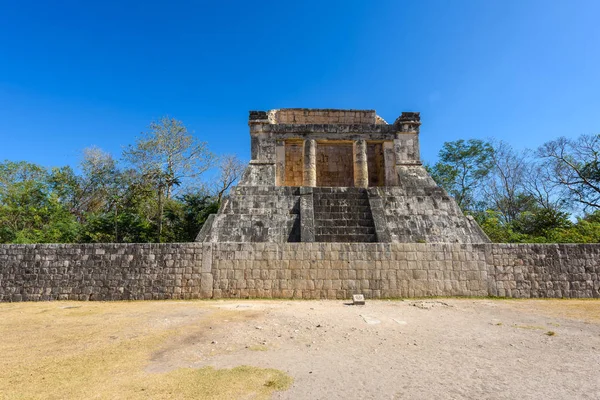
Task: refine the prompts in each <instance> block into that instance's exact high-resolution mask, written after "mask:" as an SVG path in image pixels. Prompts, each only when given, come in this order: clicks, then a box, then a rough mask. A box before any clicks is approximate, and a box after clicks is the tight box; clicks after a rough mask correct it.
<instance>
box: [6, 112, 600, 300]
mask: <svg viewBox="0 0 600 400" xmlns="http://www.w3.org/2000/svg"><path fill="white" fill-rule="evenodd" d="M249 125H250V137H251V143H252V160H251V161H250V163H249V165H248V168H247V169H246V171H245V174H244V176H243V178H242V180H241V182H240V183H239V185H238V186H237V187H235V188H234V189H233V190H232V191H231V193H230V195H229V198H228V199H227V200H225V201H224V202H223V203H222V205H221V208H220V210H219V212H218V213H217V214H213V215H211V216H210V218H209V219H208V220H207V222H206V223H205V224H204V226H203V228H202V230H201V231H200V233H199V234H198V237H197V240H196V242H194V243H94V244H29V245H19V244H9V245H1V244H0V302H5V301H39V300H141V299H144V300H148V299H155V300H158V299H198V298H204V299H206V298H212V299H219V298H253V297H259V298H288V299H289V298H304V299H350V298H351V297H353V296H354V295H356V294H358V293H360V294H363V295H364V296H365V298H399V297H421V296H506V297H571V298H576V297H587V298H591V297H594V298H599V297H600V245H598V244H514V243H490V241H489V240H488V238H487V237H486V235H485V234H484V233H483V231H482V230H481V229H480V228H479V226H478V225H477V224H476V223H475V221H474V220H472V219H470V218H468V217H465V216H464V215H463V214H462V212H461V210H460V209H459V208H458V206H457V204H456V203H455V202H454V200H453V199H452V198H451V197H449V196H448V194H447V193H446V192H445V191H444V190H443V189H441V188H440V187H438V186H437V185H436V184H435V182H434V181H433V179H432V178H431V177H430V176H429V175H428V174H427V171H426V170H425V168H423V166H422V165H421V161H420V159H419V127H420V125H421V121H420V116H419V114H418V113H413V112H411V113H402V115H401V116H400V117H399V118H398V119H397V120H396V121H395V122H394V123H393V124H388V123H386V122H385V121H384V120H383V119H381V118H380V117H378V116H377V115H376V114H375V111H371V110H311V109H282V110H272V111H269V112H264V111H252V112H250V122H249Z"/></svg>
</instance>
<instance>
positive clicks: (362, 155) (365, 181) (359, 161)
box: [354, 139, 369, 188]
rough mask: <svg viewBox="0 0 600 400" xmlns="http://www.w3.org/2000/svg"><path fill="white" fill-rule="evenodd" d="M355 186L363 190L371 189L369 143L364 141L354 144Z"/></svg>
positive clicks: (360, 140)
mask: <svg viewBox="0 0 600 400" xmlns="http://www.w3.org/2000/svg"><path fill="white" fill-rule="evenodd" d="M354 186H355V187H361V188H366V187H369V167H368V164H367V142H366V141H365V140H364V139H359V140H357V141H356V142H354Z"/></svg>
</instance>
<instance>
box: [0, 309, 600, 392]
mask: <svg viewBox="0 0 600 400" xmlns="http://www.w3.org/2000/svg"><path fill="white" fill-rule="evenodd" d="M30 304H31V303H30ZM44 304H49V303H44ZM53 304H54V305H61V306H63V307H64V306H66V305H69V304H74V305H75V306H82V307H83V309H85V308H86V307H94V304H99V303H66V302H65V303H53ZM102 304H103V307H105V308H106V311H103V312H104V313H106V314H111V313H112V315H113V316H114V315H118V316H119V318H121V319H124V320H127V321H130V322H129V323H128V326H127V327H126V328H125V327H123V328H121V329H120V330H119V329H118V330H115V332H116V333H115V332H111V333H110V335H112V336H115V335H125V336H127V335H130V336H131V335H134V333H131V334H128V333H127V332H128V330H133V331H135V335H141V334H143V333H142V332H148V331H152V329H159V328H160V327H163V326H166V327H170V328H172V327H177V334H175V335H171V336H169V337H168V339H167V340H165V341H164V342H163V343H162V344H161V345H160V346H158V347H155V348H153V349H152V350H151V351H149V353H148V355H147V357H146V361H145V362H144V366H143V371H144V374H147V375H148V374H150V375H160V374H166V373H170V372H172V371H177V370H179V369H180V368H189V367H192V368H203V367H206V366H212V367H214V368H216V369H223V368H233V367H236V366H240V365H250V366H253V367H259V368H270V369H276V370H280V371H283V372H284V373H286V374H287V375H289V376H291V377H292V378H293V379H294V383H293V384H292V385H291V387H290V388H289V389H288V390H285V391H280V392H275V394H274V395H273V396H274V398H276V399H434V398H435V399H463V398H468V399H484V398H485V399H514V398H521V399H540V398H544V399H567V398H568V399H575V398H577V399H600V301H594V300H582V301H577V300H528V301H524V300H523V301H522V300H519V301H517V300H506V301H503V300H485V299H480V300H479V299H478V300H473V299H437V300H417V301H367V305H366V306H351V305H345V304H344V303H342V302H337V301H251V300H248V301H229V300H227V301H208V302H207V301H204V302H149V303H148V302H144V303H141V302H140V303H102ZM153 305H154V308H153ZM35 306H36V305H35V304H31V305H27V304H25V305H17V306H15V307H35ZM2 307H7V306H2V305H0V318H1V317H2V311H3V309H2ZM140 308H144V310H143V312H142V311H141V310H140ZM140 316H143V318H141V317H140ZM107 334H108V333H107ZM0 397H1V396H0Z"/></svg>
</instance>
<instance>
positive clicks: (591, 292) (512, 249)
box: [486, 244, 600, 298]
mask: <svg viewBox="0 0 600 400" xmlns="http://www.w3.org/2000/svg"><path fill="white" fill-rule="evenodd" d="M486 249H487V252H488V253H487V263H488V268H489V274H490V288H489V290H490V295H493V296H501V297H517V298H522V297H566V298H578V297H581V298H589V297H600V245H598V244H554V245H548V244H493V245H488V247H486Z"/></svg>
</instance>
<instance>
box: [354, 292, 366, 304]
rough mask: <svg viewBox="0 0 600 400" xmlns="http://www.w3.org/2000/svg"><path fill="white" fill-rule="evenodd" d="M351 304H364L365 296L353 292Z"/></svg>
mask: <svg viewBox="0 0 600 400" xmlns="http://www.w3.org/2000/svg"><path fill="white" fill-rule="evenodd" d="M352 304H354V305H355V306H364V305H365V296H364V295H362V294H353V295H352Z"/></svg>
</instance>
